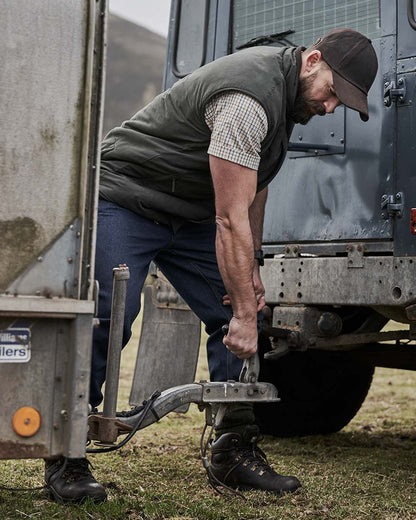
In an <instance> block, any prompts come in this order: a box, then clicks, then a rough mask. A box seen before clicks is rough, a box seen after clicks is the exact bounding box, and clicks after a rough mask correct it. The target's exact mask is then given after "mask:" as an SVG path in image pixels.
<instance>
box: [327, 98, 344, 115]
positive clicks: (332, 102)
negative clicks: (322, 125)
mask: <svg viewBox="0 0 416 520" xmlns="http://www.w3.org/2000/svg"><path fill="white" fill-rule="evenodd" d="M339 104H340V102H339V99H338V98H335V97H334V98H331V99H328V101H325V102H324V104H323V105H324V107H325V112H326V113H327V114H332V112H333V111H334V110H335V109H336V108H337V106H338V105H339Z"/></svg>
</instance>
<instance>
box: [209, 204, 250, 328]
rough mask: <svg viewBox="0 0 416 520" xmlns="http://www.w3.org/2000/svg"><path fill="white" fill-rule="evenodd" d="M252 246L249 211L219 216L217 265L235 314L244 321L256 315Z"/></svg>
mask: <svg viewBox="0 0 416 520" xmlns="http://www.w3.org/2000/svg"><path fill="white" fill-rule="evenodd" d="M253 248H254V245H253V238H252V233H251V227H250V222H249V218H248V214H247V215H246V216H244V215H238V214H236V215H234V216H230V217H227V218H221V217H217V238H216V251H217V260H218V267H219V269H220V273H221V276H222V279H223V281H224V285H225V287H226V289H227V292H228V294H229V296H230V299H231V302H232V306H233V313H234V316H236V317H238V318H241V319H244V320H253V319H255V317H256V309H257V302H256V296H255V292H254V287H253V267H254V256H253Z"/></svg>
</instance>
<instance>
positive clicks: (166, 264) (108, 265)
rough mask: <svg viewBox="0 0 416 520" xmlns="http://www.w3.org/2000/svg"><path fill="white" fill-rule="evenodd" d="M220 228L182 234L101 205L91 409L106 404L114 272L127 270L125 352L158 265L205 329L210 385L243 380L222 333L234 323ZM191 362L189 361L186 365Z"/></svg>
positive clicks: (199, 227)
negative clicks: (221, 265)
mask: <svg viewBox="0 0 416 520" xmlns="http://www.w3.org/2000/svg"><path fill="white" fill-rule="evenodd" d="M215 232H216V229H215V224H192V223H186V224H184V225H183V226H182V227H181V228H180V229H179V230H178V231H176V232H175V231H172V229H170V227H168V226H164V225H161V224H158V223H156V222H154V221H152V220H150V219H148V218H145V217H142V216H140V215H137V214H136V213H134V212H132V211H130V210H128V209H125V208H122V207H120V206H118V205H117V204H114V203H112V202H108V201H104V200H100V202H99V209H98V229H97V248H96V265H95V277H96V279H97V280H98V282H99V286H100V292H99V304H98V317H99V320H100V326H99V328H97V329H95V330H94V346H93V359H92V373H91V391H90V403H91V405H92V406H97V405H98V404H100V402H101V401H102V393H101V387H102V384H103V383H104V380H105V372H106V361H107V346H108V334H109V326H110V313H111V295H112V289H113V272H112V270H113V267H117V266H118V265H119V264H127V265H128V267H129V270H130V280H129V281H128V282H127V297H126V314H125V322H124V336H123V346H124V345H126V343H127V342H128V340H129V338H130V336H131V326H132V323H133V321H134V320H135V318H136V316H137V315H138V313H139V311H140V294H141V291H142V287H143V284H144V281H145V279H146V276H147V272H148V269H149V264H150V262H151V261H154V262H155V263H156V265H157V266H158V267H159V268H160V270H161V271H162V272H163V274H164V275H165V276H166V278H167V279H168V280H169V281H170V282H171V284H172V285H173V286H174V287H175V289H176V290H177V291H178V293H179V294H180V295H181V296H182V298H183V299H184V300H185V301H186V302H187V303H188V305H189V306H190V307H191V309H192V310H193V311H194V313H195V314H196V315H197V316H198V317H199V318H200V320H201V321H202V322H203V323H204V324H205V328H206V331H207V333H208V335H209V338H208V342H207V353H208V365H209V371H210V378H211V381H227V380H229V379H234V380H238V376H239V373H240V371H241V367H242V361H241V360H239V359H238V358H237V357H235V356H234V355H233V354H231V353H230V352H229V351H228V350H227V349H226V347H225V345H224V344H223V343H222V339H223V334H222V332H221V327H222V325H224V324H225V323H228V322H229V321H230V319H231V317H232V310H231V308H230V307H229V306H224V305H223V304H222V297H223V296H224V294H225V292H226V291H225V288H224V284H223V282H222V279H221V275H220V273H219V270H218V265H217V260H216V255H215ZM185 362H186V360H184V363H185Z"/></svg>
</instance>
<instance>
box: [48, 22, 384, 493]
mask: <svg viewBox="0 0 416 520" xmlns="http://www.w3.org/2000/svg"><path fill="white" fill-rule="evenodd" d="M376 72H377V58H376V55H375V52H374V49H373V47H372V45H371V42H370V41H369V40H368V39H367V38H366V37H365V36H363V35H361V34H360V33H357V32H355V31H352V30H349V29H338V30H334V31H331V32H330V33H328V34H327V35H326V36H325V37H324V38H322V39H320V40H318V41H317V42H316V44H314V45H313V46H312V47H310V48H308V49H304V48H300V47H299V48H276V47H254V48H250V49H247V50H244V51H241V52H239V53H236V54H233V55H230V56H227V57H224V58H221V59H219V60H217V61H215V62H213V63H210V64H208V65H206V66H204V67H202V68H200V69H198V70H197V71H195V72H194V73H193V74H191V75H189V76H187V77H186V78H184V79H182V80H181V81H179V82H178V83H177V84H176V85H175V86H174V87H172V88H171V89H169V90H168V91H166V92H164V93H163V94H161V95H160V96H158V97H157V98H156V99H155V100H154V101H153V102H152V103H150V104H149V105H148V106H147V107H145V108H144V109H142V110H141V111H139V112H138V113H137V114H136V115H135V116H134V117H133V118H132V119H131V120H129V121H126V122H125V123H124V124H123V125H122V126H121V127H119V128H115V129H113V130H112V131H111V132H110V133H109V134H108V135H107V137H106V138H105V140H104V142H103V146H102V164H101V187H100V199H101V200H100V206H99V214H98V234H97V256H96V277H97V279H98V281H99V284H100V301H99V318H100V327H99V329H97V331H96V332H95V336H94V352H93V365H92V381H91V396H90V403H91V405H92V406H93V407H95V406H97V405H98V404H99V403H100V402H101V400H102V394H101V386H102V384H103V382H104V378H105V369H106V355H107V341H108V329H109V317H110V306H111V290H112V268H113V267H114V266H115V265H117V264H119V263H126V264H127V265H128V266H129V268H130V275H131V276H130V281H129V284H128V289H127V301H126V318H125V328H124V344H126V343H127V341H128V339H129V337H130V328H131V324H132V323H133V321H134V319H135V317H136V316H137V314H138V312H139V310H140V293H141V289H142V286H143V283H144V280H145V278H146V275H147V271H148V267H149V264H150V262H151V261H154V262H155V263H156V264H157V265H158V266H159V268H160V269H161V271H162V272H163V273H164V274H165V276H166V277H167V278H168V279H169V280H170V281H171V283H172V284H173V285H174V287H175V288H176V289H177V291H178V292H179V293H180V294H181V296H182V297H183V298H184V299H185V300H186V301H187V303H188V304H189V305H190V307H191V308H192V309H193V310H194V312H195V313H196V314H197V315H198V316H199V317H200V318H201V320H202V321H203V322H204V323H205V326H206V330H207V332H208V334H209V340H208V343H207V350H208V361H209V368H210V376H211V380H212V381H226V380H229V379H235V380H236V379H238V375H239V372H240V370H241V365H242V360H243V359H246V358H248V357H250V356H251V355H253V354H254V353H255V352H256V349H257V338H258V313H259V311H261V309H262V308H263V306H264V303H265V300H264V287H263V284H262V282H261V278H260V272H259V263H260V261H261V239H262V226H263V215H264V206H265V202H266V198H267V185H268V184H269V183H270V182H271V180H272V179H273V178H274V176H275V175H276V174H277V172H278V170H279V168H280V166H281V164H282V162H283V159H284V157H285V153H286V150H287V144H288V140H289V136H290V133H291V131H292V128H293V125H294V123H302V124H306V123H307V122H308V121H309V120H310V118H311V117H313V116H314V115H316V114H318V115H325V114H326V113H331V112H333V111H334V109H335V108H336V107H337V106H338V105H339V104H341V103H343V104H345V105H347V106H348V107H350V108H352V109H354V110H356V111H358V112H359V113H360V115H361V118H362V119H363V120H364V121H366V120H367V119H368V106H367V94H368V91H369V89H370V87H371V85H372V83H373V81H374V78H375V75H376ZM225 323H229V332H228V334H227V336H226V337H225V338H224V337H223V335H222V333H221V327H222V325H224V324H225ZM224 344H225V346H226V348H225V347H224ZM257 438H258V431H257V428H256V427H255V426H254V414H253V410H252V407H251V406H250V405H248V404H245V405H236V406H234V407H233V408H231V410H230V412H229V413H228V414H227V416H226V417H225V418H224V420H223V421H222V423H221V424H220V425H219V427H218V428H217V431H216V439H215V441H214V442H213V443H212V458H211V470H212V473H213V474H214V476H215V477H216V478H217V479H218V480H219V481H220V482H222V483H224V484H225V485H227V486H229V487H232V488H239V489H261V490H267V491H270V492H273V493H276V494H282V493H284V492H293V491H295V490H296V489H297V488H298V487H299V486H300V485H301V484H300V482H299V480H298V479H297V478H296V477H287V476H282V475H278V474H277V473H276V472H275V471H274V470H273V469H272V468H271V467H270V466H269V465H268V464H267V461H266V459H265V458H264V456H263V454H262V452H261V451H260V450H259V449H258V448H257V445H256V441H257ZM46 482H47V484H48V486H49V489H50V490H51V493H52V494H53V495H54V497H55V498H56V499H59V500H62V501H80V500H82V499H84V498H86V497H91V498H93V499H94V500H96V501H101V500H104V499H105V497H106V494H105V490H104V488H103V487H102V486H101V485H100V484H98V482H96V481H95V479H94V478H93V477H92V475H91V473H90V472H89V469H88V463H87V461H86V459H83V460H63V459H60V460H59V461H52V462H50V463H49V464H48V467H47V469H46Z"/></svg>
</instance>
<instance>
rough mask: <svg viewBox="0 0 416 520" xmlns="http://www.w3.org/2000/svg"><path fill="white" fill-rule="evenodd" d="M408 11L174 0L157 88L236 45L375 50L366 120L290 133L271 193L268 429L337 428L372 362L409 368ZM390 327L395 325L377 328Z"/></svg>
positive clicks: (413, 228) (363, 2) (314, 124)
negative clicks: (337, 42)
mask: <svg viewBox="0 0 416 520" xmlns="http://www.w3.org/2000/svg"><path fill="white" fill-rule="evenodd" d="M415 4H416V2H415V0H345V1H344V0H342V1H339V0H326V1H323V0H312V1H311V0H304V1H301V0H296V1H295V0H284V1H283V0H280V1H279V0H277V1H276V0H274V1H272V0H233V1H231V0H216V1H209V0H174V1H173V2H172V11H171V26H170V33H169V41H168V54H167V64H166V70H165V80H164V86H165V88H168V87H170V86H171V85H173V84H174V82H176V81H177V80H179V79H180V78H182V77H184V76H186V75H187V74H189V73H190V72H192V71H193V70H195V69H196V68H198V67H199V66H201V65H203V64H205V63H207V62H209V61H212V60H214V59H216V58H219V57H221V56H223V55H225V54H228V53H232V52H238V50H239V49H240V48H243V47H245V46H250V45H296V46H297V45H304V46H308V45H311V44H312V43H314V42H315V41H316V39H317V38H318V37H319V36H322V35H323V34H325V33H326V32H328V31H329V30H331V29H333V28H335V27H349V28H352V29H355V30H358V31H360V32H362V33H363V34H365V35H367V36H368V37H369V38H370V39H371V40H372V41H373V44H374V47H375V49H376V52H377V55H378V60H379V71H378V75H377V78H376V80H375V83H374V85H373V87H372V89H371V91H370V94H369V107H370V120H369V122H367V123H363V122H362V121H361V120H360V118H359V116H358V115H357V113H354V112H353V111H351V110H349V109H347V108H345V107H338V108H337V109H336V111H335V113H334V114H332V115H327V116H326V117H325V118H314V119H313V120H312V121H311V122H310V123H308V124H307V125H306V126H300V125H296V126H295V128H294V130H293V133H292V136H291V142H290V145H289V150H290V151H289V153H288V156H287V158H286V160H285V163H284V165H283V167H282V169H281V171H280V172H279V174H278V175H277V177H276V178H275V180H274V181H273V182H272V184H271V186H270V188H269V199H268V203H267V206H266V218H265V227H264V237H263V242H264V245H263V249H264V253H265V265H264V267H263V268H262V278H263V282H264V285H265V287H266V302H267V307H266V309H265V323H264V331H263V335H262V337H261V340H260V350H261V353H262V356H261V357H262V370H261V373H260V380H265V381H270V382H273V383H274V384H275V385H276V387H277V388H278V391H279V396H280V398H281V401H280V402H279V403H273V404H266V405H264V404H261V405H258V407H257V415H258V419H259V421H260V422H261V424H262V427H263V430H264V431H265V432H267V433H271V434H274V435H297V434H313V433H325V432H332V431H337V430H339V429H341V428H342V427H343V426H344V425H345V424H347V423H348V422H349V421H350V420H351V418H352V417H353V416H354V415H355V414H356V412H357V411H358V410H359V408H360V406H361V404H362V402H363V400H364V399H365V397H366V395H367V392H368V389H369V387H370V385H371V381H372V377H373V373H374V367H376V366H382V367H396V368H403V369H409V370H415V369H416V347H415V346H414V345H413V344H411V343H409V340H412V339H414V338H415V325H414V324H415V319H416V305H415V303H416V281H415V280H416V276H415V275H416V183H415V182H414V177H415V176H416V173H415V166H414V165H415V164H416V128H415V121H416V113H415V104H416V103H415V101H416V100H415V84H416V32H415V31H416V22H415V14H416V5H415ZM171 307H172V305H171ZM388 320H395V321H396V322H399V323H401V324H403V326H401V327H399V329H400V330H394V331H387V332H385V331H382V329H383V327H384V325H385V324H386V323H387V321H388ZM386 342H387V343H386Z"/></svg>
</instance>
